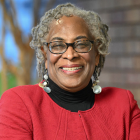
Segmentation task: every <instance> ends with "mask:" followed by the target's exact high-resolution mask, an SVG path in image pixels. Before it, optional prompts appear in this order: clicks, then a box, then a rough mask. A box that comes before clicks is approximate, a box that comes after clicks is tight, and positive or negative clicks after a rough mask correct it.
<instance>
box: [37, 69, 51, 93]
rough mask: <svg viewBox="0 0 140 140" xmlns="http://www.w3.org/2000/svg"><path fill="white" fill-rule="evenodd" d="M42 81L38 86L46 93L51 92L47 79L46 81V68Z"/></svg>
mask: <svg viewBox="0 0 140 140" xmlns="http://www.w3.org/2000/svg"><path fill="white" fill-rule="evenodd" d="M43 80H44V81H43V83H41V84H40V85H39V86H40V87H42V88H43V89H44V90H45V91H46V92H47V93H50V92H51V89H50V87H48V85H49V81H48V71H47V69H46V70H45V74H44V75H43Z"/></svg>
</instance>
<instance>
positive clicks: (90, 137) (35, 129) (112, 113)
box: [0, 85, 140, 140]
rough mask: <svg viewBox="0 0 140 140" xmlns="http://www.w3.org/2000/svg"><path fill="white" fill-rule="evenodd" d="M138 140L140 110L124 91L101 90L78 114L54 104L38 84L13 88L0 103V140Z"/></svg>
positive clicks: (116, 89) (128, 92)
mask: <svg viewBox="0 0 140 140" xmlns="http://www.w3.org/2000/svg"><path fill="white" fill-rule="evenodd" d="M50 94H51V93H50ZM139 139H140V109H139V108H138V106H137V103H136V101H135V100H134V99H133V95H132V94H131V93H130V91H128V90H124V89H119V88H103V90H102V93H100V94H99V95H95V103H94V106H93V107H92V108H91V109H89V110H86V111H78V112H71V111H69V110H66V109H64V108H62V107H60V106H59V105H57V104H56V103H55V102H54V101H53V100H52V99H51V98H50V97H49V96H48V95H47V93H46V92H45V91H44V90H43V89H42V88H40V87H39V86H38V85H29V86H20V87H15V88H13V89H10V90H8V91H6V92H5V93H4V94H3V95H2V97H1V100H0V140H139Z"/></svg>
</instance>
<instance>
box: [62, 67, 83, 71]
mask: <svg viewBox="0 0 140 140" xmlns="http://www.w3.org/2000/svg"><path fill="white" fill-rule="evenodd" d="M81 68H82V66H80V67H72V68H62V69H63V70H67V71H74V70H78V69H81Z"/></svg>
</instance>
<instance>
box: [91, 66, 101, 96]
mask: <svg viewBox="0 0 140 140" xmlns="http://www.w3.org/2000/svg"><path fill="white" fill-rule="evenodd" d="M93 77H94V81H93V84H92V90H93V92H94V93H95V94H100V93H101V91H102V88H101V86H99V85H97V83H99V80H98V67H97V66H96V67H95V70H94V74H93Z"/></svg>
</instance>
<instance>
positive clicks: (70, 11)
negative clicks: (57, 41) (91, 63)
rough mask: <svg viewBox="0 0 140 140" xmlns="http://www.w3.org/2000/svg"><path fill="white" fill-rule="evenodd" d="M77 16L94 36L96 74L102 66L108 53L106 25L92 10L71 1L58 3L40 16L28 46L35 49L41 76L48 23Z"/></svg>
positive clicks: (43, 67) (43, 69)
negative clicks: (44, 39) (65, 17)
mask: <svg viewBox="0 0 140 140" xmlns="http://www.w3.org/2000/svg"><path fill="white" fill-rule="evenodd" d="M72 15H73V16H78V17H80V18H82V19H83V20H84V21H85V22H86V24H87V25H88V27H89V29H90V31H91V34H92V35H94V37H95V40H94V41H95V46H98V48H97V49H98V53H99V54H100V59H99V64H98V66H97V68H98V76H99V75H100V72H101V69H102V68H103V66H104V62H105V55H106V54H108V46H109V40H110V39H109V36H108V33H107V32H108V26H107V25H106V24H103V23H102V21H101V19H100V17H99V15H98V14H97V13H95V12H93V11H86V10H82V9H80V8H78V7H76V6H75V5H73V4H71V3H66V4H60V5H58V6H57V7H56V8H55V9H51V10H49V11H47V12H46V13H45V15H44V16H43V17H42V18H41V20H40V23H39V24H38V25H37V26H36V27H34V28H33V29H32V37H33V39H32V41H31V42H30V47H31V48H33V49H35V51H36V57H37V71H38V75H39V76H41V75H43V74H44V73H45V57H44V55H43V52H42V51H41V46H43V41H42V39H43V38H44V37H45V36H46V35H47V34H48V33H49V30H50V24H51V23H52V21H53V20H58V19H60V18H61V17H62V16H67V17H69V16H72Z"/></svg>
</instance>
